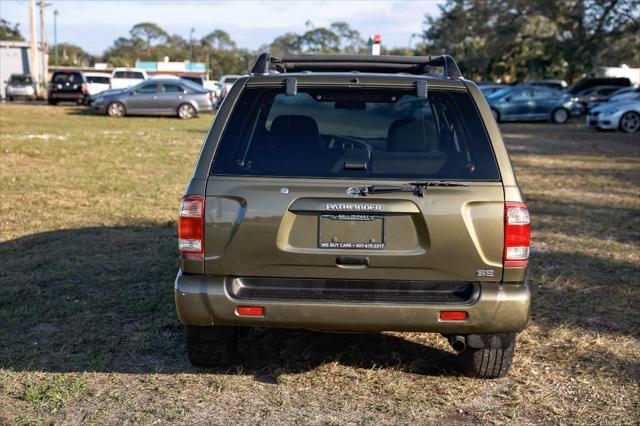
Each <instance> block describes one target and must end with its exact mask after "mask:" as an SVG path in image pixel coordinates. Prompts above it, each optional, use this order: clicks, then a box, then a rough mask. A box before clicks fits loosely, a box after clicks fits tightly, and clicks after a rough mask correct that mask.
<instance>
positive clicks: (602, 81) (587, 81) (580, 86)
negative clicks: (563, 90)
mask: <svg viewBox="0 0 640 426" xmlns="http://www.w3.org/2000/svg"><path fill="white" fill-rule="evenodd" d="M594 86H618V87H627V86H631V80H629V79H628V78H627V77H593V78H583V79H582V80H579V81H578V82H577V83H575V84H574V85H573V86H571V87H569V88H567V92H568V93H569V94H571V95H575V94H576V93H578V92H581V91H583V90H586V89H588V88H590V87H594Z"/></svg>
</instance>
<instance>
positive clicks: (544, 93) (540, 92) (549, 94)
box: [533, 87, 561, 99]
mask: <svg viewBox="0 0 640 426" xmlns="http://www.w3.org/2000/svg"><path fill="white" fill-rule="evenodd" d="M560 95H561V93H559V92H558V91H557V90H551V89H544V88H540V87H536V89H535V90H534V91H533V97H534V98H536V99H544V98H557V97H558V96H560Z"/></svg>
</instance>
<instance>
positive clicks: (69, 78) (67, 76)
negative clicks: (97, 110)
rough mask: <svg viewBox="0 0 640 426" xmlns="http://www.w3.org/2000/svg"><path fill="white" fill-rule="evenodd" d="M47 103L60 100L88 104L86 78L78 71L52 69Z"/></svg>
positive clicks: (51, 103) (52, 103) (53, 103)
mask: <svg viewBox="0 0 640 426" xmlns="http://www.w3.org/2000/svg"><path fill="white" fill-rule="evenodd" d="M48 99H49V104H50V105H55V104H57V103H58V102H60V101H69V102H77V103H78V104H85V105H88V104H89V91H88V89H87V79H86V78H85V76H84V73H82V72H80V71H54V73H53V75H52V76H51V81H50V82H49V95H48Z"/></svg>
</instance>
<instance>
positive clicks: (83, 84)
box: [82, 83, 87, 93]
mask: <svg viewBox="0 0 640 426" xmlns="http://www.w3.org/2000/svg"><path fill="white" fill-rule="evenodd" d="M82 93H87V83H82Z"/></svg>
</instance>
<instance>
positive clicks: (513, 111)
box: [487, 85, 582, 123]
mask: <svg viewBox="0 0 640 426" xmlns="http://www.w3.org/2000/svg"><path fill="white" fill-rule="evenodd" d="M487 102H488V103H489V105H490V106H491V112H492V113H493V116H494V117H495V119H496V120H497V121H519V120H525V121H526V120H551V121H553V122H554V123H566V122H567V120H569V118H570V117H574V116H579V115H580V114H581V113H582V108H581V106H580V104H578V103H577V102H574V101H573V100H572V99H571V97H570V96H569V95H567V94H565V93H564V92H560V91H558V90H554V89H549V88H546V87H532V86H530V85H522V86H512V87H506V88H504V89H502V90H499V91H497V92H495V93H492V94H491V95H489V96H487Z"/></svg>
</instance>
